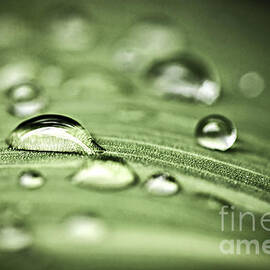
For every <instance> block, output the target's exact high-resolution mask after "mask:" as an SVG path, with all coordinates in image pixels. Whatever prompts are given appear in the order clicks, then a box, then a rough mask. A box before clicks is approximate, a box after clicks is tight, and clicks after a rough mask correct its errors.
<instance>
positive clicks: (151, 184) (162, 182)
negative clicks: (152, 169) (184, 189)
mask: <svg viewBox="0 0 270 270" xmlns="http://www.w3.org/2000/svg"><path fill="white" fill-rule="evenodd" d="M144 188H145V190H146V191H147V192H148V193H150V194H152V195H156V196H171V195H174V194H176V193H177V192H178V191H180V186H179V184H178V183H177V181H176V180H175V179H174V178H173V177H172V176H170V175H168V174H154V175H152V176H151V177H150V178H149V179H148V180H147V181H146V182H145V183H144Z"/></svg>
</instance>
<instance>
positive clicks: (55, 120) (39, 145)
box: [6, 114, 103, 155]
mask: <svg viewBox="0 0 270 270" xmlns="http://www.w3.org/2000/svg"><path fill="white" fill-rule="evenodd" d="M6 142H7V144H8V145H9V146H11V147H12V148H14V149H18V150H36V151H53V152H74V153H81V154H85V153H86V154H89V155H91V154H95V153H100V152H102V151H103V148H102V147H100V146H99V145H98V144H97V143H96V142H95V141H94V139H93V137H91V135H90V134H89V133H88V132H87V130H86V129H84V128H83V127H82V126H81V125H80V124H79V123H78V122H77V121H75V120H74V119H71V118H69V117H67V116H63V115H56V114H45V115H40V116H37V117H33V118H31V119H29V120H26V121H24V122H22V123H21V124H20V125H19V126H18V127H17V128H15V130H13V131H12V133H11V134H10V135H9V137H8V138H7V140H6Z"/></svg>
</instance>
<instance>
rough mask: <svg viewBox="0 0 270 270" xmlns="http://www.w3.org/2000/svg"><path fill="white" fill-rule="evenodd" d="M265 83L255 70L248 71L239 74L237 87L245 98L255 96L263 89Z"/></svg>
mask: <svg viewBox="0 0 270 270" xmlns="http://www.w3.org/2000/svg"><path fill="white" fill-rule="evenodd" d="M264 87H265V83H264V79H263V78H262V76H261V75H260V74H259V73H257V72H248V73H246V74H244V75H243V76H241V78H240V81H239V88H240V90H241V92H242V94H243V95H244V96H246V97H247V98H255V97H257V96H259V95H260V94H261V93H262V91H263V90H264Z"/></svg>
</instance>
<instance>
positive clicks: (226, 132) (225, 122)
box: [195, 115, 237, 151]
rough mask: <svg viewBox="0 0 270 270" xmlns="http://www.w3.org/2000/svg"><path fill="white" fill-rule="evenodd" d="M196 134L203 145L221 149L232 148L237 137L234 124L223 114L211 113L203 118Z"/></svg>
mask: <svg viewBox="0 0 270 270" xmlns="http://www.w3.org/2000/svg"><path fill="white" fill-rule="evenodd" d="M195 135H196V139H197V142H198V143H199V144H200V145H201V146H203V147H205V148H209V149H214V150H220V151H226V150H228V149H229V148H231V147H232V145H233V144H234V142H235V141H236V138H237V132H236V128H235V126H234V124H233V123H232V122H231V121H230V120H229V119H228V118H226V117H224V116H222V115H209V116H207V117H204V118H203V119H201V120H200V121H199V123H198V124H197V127H196V130H195Z"/></svg>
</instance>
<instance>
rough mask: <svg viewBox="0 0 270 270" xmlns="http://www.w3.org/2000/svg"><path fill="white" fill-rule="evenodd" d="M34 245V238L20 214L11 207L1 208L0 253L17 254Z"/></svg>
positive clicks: (4, 206)
mask: <svg viewBox="0 0 270 270" xmlns="http://www.w3.org/2000/svg"><path fill="white" fill-rule="evenodd" d="M31 245H32V236H31V234H30V233H29V231H28V230H27V229H26V226H25V224H24V222H23V219H22V217H21V216H20V214H19V213H18V212H17V211H15V208H14V207H13V206H12V207H11V205H1V207H0V251H2V252H16V251H20V250H23V249H26V248H28V247H30V246H31Z"/></svg>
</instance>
